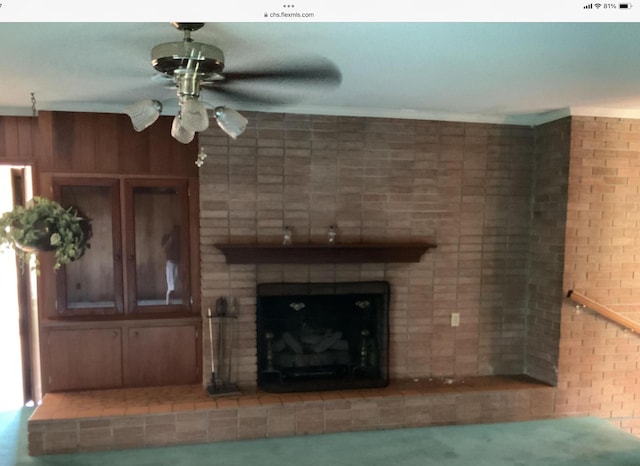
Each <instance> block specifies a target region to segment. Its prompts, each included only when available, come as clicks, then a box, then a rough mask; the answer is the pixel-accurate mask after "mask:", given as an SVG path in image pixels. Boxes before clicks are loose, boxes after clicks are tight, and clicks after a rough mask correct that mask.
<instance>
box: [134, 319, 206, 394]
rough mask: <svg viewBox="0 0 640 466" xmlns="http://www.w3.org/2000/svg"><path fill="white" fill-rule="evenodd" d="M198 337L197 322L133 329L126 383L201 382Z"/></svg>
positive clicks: (141, 385)
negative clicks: (195, 323)
mask: <svg viewBox="0 0 640 466" xmlns="http://www.w3.org/2000/svg"><path fill="white" fill-rule="evenodd" d="M196 339H197V330H196V326H194V325H176V326H168V327H135V328H131V329H129V330H128V335H127V349H126V355H127V357H126V358H125V364H126V366H125V367H126V369H125V370H126V373H125V384H126V385H127V386H131V387H147V386H157V385H180V384H190V383H195V382H197V381H198V378H199V377H198V361H197V341H196Z"/></svg>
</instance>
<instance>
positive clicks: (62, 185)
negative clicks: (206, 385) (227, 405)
mask: <svg viewBox="0 0 640 466" xmlns="http://www.w3.org/2000/svg"><path fill="white" fill-rule="evenodd" d="M49 183H50V186H51V192H52V193H53V198H54V199H56V200H57V201H59V202H60V203H61V204H62V205H63V206H65V207H71V206H73V207H75V208H77V209H78V211H79V212H80V213H81V214H82V215H84V216H86V217H87V218H89V219H90V222H91V228H92V237H91V239H90V244H91V247H90V248H89V249H88V250H87V252H86V253H85V255H84V256H83V257H82V258H80V259H79V260H77V261H74V262H72V263H70V264H68V265H66V266H64V267H63V268H62V269H60V270H58V271H57V272H53V270H52V267H51V264H49V263H48V262H47V261H49V260H50V257H47V256H46V255H42V256H41V267H40V270H41V276H40V279H39V282H38V285H39V286H38V288H39V292H40V293H41V297H40V302H41V303H43V304H42V305H41V306H40V317H41V322H40V327H41V348H42V351H41V354H42V380H43V391H44V392H45V393H46V392H52V391H66V390H86V389H102V388H115V387H142V386H158V385H177V384H191V383H197V382H198V381H199V380H200V379H201V372H202V369H201V367H200V365H201V349H200V336H199V329H200V325H201V319H200V302H199V291H200V290H199V281H198V273H199V250H198V244H199V237H198V234H199V232H198V222H197V221H192V220H191V219H192V218H194V219H197V218H198V214H197V212H198V199H197V190H196V189H194V190H193V191H194V195H193V196H191V191H192V190H191V189H190V186H191V183H194V180H193V179H190V178H170V177H159V178H158V177H154V178H150V177H149V178H144V177H132V176H109V177H93V176H52V177H51V178H50V179H49Z"/></svg>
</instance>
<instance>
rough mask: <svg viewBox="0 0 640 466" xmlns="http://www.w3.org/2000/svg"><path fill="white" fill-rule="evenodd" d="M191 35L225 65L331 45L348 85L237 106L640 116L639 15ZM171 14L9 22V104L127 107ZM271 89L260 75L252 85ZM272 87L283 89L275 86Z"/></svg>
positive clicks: (148, 71) (234, 28)
mask: <svg viewBox="0 0 640 466" xmlns="http://www.w3.org/2000/svg"><path fill="white" fill-rule="evenodd" d="M193 37H194V39H195V40H197V41H200V42H207V43H211V44H214V45H216V46H218V47H220V48H221V49H222V50H224V52H225V56H226V68H225V69H226V70H229V71H234V70H236V69H246V68H249V67H252V68H260V65H261V64H265V63H266V64H277V63H281V62H283V61H284V62H291V61H295V60H297V59H300V58H303V57H307V58H308V57H318V56H322V57H326V58H329V59H330V60H332V61H333V62H334V63H335V64H336V65H337V66H338V68H339V69H340V70H341V73H342V83H341V85H340V86H339V87H338V88H335V89H333V88H309V89H307V88H300V87H290V86H289V85H287V84H284V86H287V87H285V88H284V91H283V92H285V93H286V94H288V95H296V96H299V97H301V100H300V101H299V102H298V103H296V104H295V105H286V106H284V105H283V106H266V105H258V104H256V105H249V104H246V103H243V104H240V103H237V102H236V103H234V102H233V101H230V100H225V99H223V98H218V97H217V96H216V95H214V94H211V93H206V94H204V96H203V98H204V99H205V100H207V101H209V102H211V103H213V104H216V105H217V104H225V105H229V106H232V107H234V108H237V109H239V110H262V111H275V112H292V113H314V114H331V115H355V116H386V117H400V118H403V117H406V118H424V119H443V120H457V121H485V122H508V123H516V124H527V125H529V124H532V125H533V124H538V123H541V122H544V121H548V120H551V119H555V118H557V117H560V116H564V115H567V114H570V113H571V114H583V115H584V114H588V115H605V116H621V117H631V118H640V55H639V53H638V51H639V47H640V23H271V22H269V23H208V24H206V25H205V27H204V28H203V29H201V30H200V31H197V32H194V33H193ZM181 39H182V35H181V33H180V32H179V31H177V30H176V29H174V28H173V27H172V26H171V25H170V24H168V23H0V63H2V64H3V73H2V77H1V78H0V114H27V115H28V114H30V113H31V96H30V93H31V92H33V93H35V96H36V99H37V108H38V110H61V111H87V112H116V113H122V112H123V110H124V108H125V107H126V106H127V105H129V104H131V103H133V102H135V101H137V100H140V99H143V98H156V99H158V100H161V101H164V103H165V109H166V110H167V111H166V112H165V113H171V112H172V111H175V105H174V103H175V99H174V96H175V91H174V90H172V89H168V88H166V87H165V86H163V85H162V84H161V83H160V82H158V80H154V79H152V76H153V75H154V71H153V69H152V67H151V65H150V59H149V56H150V55H149V54H150V50H151V48H152V47H153V46H154V45H156V44H158V43H161V42H169V41H179V40H181ZM248 89H251V90H256V91H261V90H262V91H265V90H266V89H261V88H259V87H254V88H248ZM269 90H272V89H269Z"/></svg>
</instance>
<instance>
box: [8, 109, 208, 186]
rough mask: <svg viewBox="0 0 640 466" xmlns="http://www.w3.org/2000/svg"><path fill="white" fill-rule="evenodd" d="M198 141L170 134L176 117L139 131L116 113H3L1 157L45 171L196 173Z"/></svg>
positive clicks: (127, 173)
mask: <svg viewBox="0 0 640 466" xmlns="http://www.w3.org/2000/svg"><path fill="white" fill-rule="evenodd" d="M197 147H198V143H197V141H196V140H194V142H192V143H191V144H186V145H185V144H181V143H179V142H178V141H176V140H174V139H173V138H172V137H171V117H161V118H159V119H158V121H157V122H156V123H155V124H153V125H152V126H151V127H149V128H147V129H146V130H144V131H142V132H140V133H137V132H136V131H134V129H133V127H132V125H131V121H130V120H129V118H128V117H127V116H126V115H120V114H113V113H72V112H40V113H39V115H38V116H37V117H18V116H2V117H0V163H4V164H21V163H25V164H26V163H29V164H34V165H35V166H36V168H37V170H38V171H39V172H40V173H74V174H80V173H86V174H93V175H96V174H108V175H117V174H122V175H154V176H164V175H168V176H173V177H183V176H184V177H197V176H198V169H197V167H196V166H195V163H194V162H195V158H196V154H197V152H198V149H197Z"/></svg>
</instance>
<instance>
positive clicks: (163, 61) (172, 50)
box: [151, 41, 224, 78]
mask: <svg viewBox="0 0 640 466" xmlns="http://www.w3.org/2000/svg"><path fill="white" fill-rule="evenodd" d="M151 64H152V65H153V67H154V68H155V69H156V71H159V72H161V73H164V74H166V75H168V76H171V77H174V75H175V71H176V70H181V69H184V70H186V69H188V68H190V69H191V70H193V72H195V73H196V74H198V75H200V76H202V77H203V78H207V77H210V76H214V75H216V74H219V73H220V72H221V71H222V70H223V69H224V54H223V53H222V50H220V49H219V48H218V47H216V46H214V45H209V44H203V43H202V42H193V41H191V42H188V41H182V42H166V43H164V44H158V45H156V46H155V47H153V49H151Z"/></svg>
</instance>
